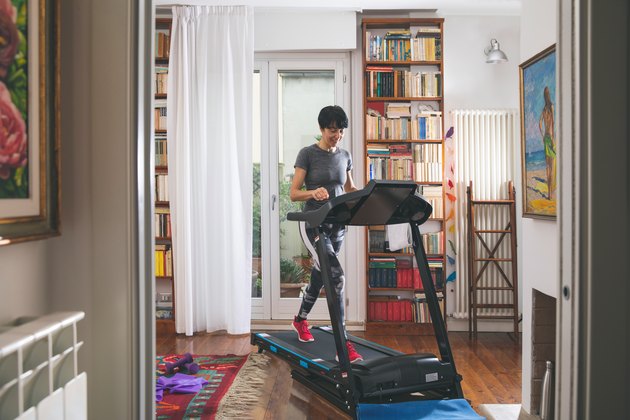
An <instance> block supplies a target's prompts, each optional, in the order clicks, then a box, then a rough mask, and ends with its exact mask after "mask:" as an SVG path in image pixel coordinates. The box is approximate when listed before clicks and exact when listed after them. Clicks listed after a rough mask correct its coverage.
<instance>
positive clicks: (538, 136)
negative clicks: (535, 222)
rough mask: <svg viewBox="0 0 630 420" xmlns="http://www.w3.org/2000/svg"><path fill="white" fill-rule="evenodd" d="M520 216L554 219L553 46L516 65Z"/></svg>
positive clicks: (555, 132)
mask: <svg viewBox="0 0 630 420" xmlns="http://www.w3.org/2000/svg"><path fill="white" fill-rule="evenodd" d="M519 74H520V94H521V146H522V149H521V166H522V168H523V178H522V182H523V188H522V190H523V217H531V218H555V217H556V210H557V206H556V204H557V195H558V183H557V179H558V178H557V163H558V138H557V124H556V117H557V115H558V109H557V106H556V46H555V44H554V45H552V46H550V47H549V48H546V49H545V50H544V51H541V52H540V53H538V54H536V55H535V56H534V57H532V58H530V59H529V60H527V61H525V62H524V63H523V64H521V65H520V66H519Z"/></svg>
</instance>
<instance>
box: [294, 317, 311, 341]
mask: <svg viewBox="0 0 630 420" xmlns="http://www.w3.org/2000/svg"><path fill="white" fill-rule="evenodd" d="M291 326H292V327H293V329H294V330H295V332H296V333H297V334H298V340H300V341H301V342H302V343H309V342H311V341H315V337H313V334H311V332H310V331H309V330H308V322H306V320H303V321H300V322H298V321H297V317H295V318H294V319H293V323H292V324H291Z"/></svg>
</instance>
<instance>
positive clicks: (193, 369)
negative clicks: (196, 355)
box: [184, 363, 199, 375]
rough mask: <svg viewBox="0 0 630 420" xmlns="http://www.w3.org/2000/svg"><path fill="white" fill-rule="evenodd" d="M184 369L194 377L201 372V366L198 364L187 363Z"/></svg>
mask: <svg viewBox="0 0 630 420" xmlns="http://www.w3.org/2000/svg"><path fill="white" fill-rule="evenodd" d="M184 369H186V370H187V371H188V373H189V374H191V375H194V374H195V373H197V372H199V365H198V364H197V363H186V364H185V365H184Z"/></svg>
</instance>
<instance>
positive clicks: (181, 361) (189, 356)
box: [166, 353, 196, 374]
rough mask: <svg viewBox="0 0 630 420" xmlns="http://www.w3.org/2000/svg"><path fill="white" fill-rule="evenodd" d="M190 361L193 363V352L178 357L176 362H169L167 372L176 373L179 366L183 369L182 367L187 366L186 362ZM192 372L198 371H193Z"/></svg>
mask: <svg viewBox="0 0 630 420" xmlns="http://www.w3.org/2000/svg"><path fill="white" fill-rule="evenodd" d="M188 363H193V357H192V354H190V353H186V354H184V356H183V357H182V358H180V359H178V360H177V361H176V362H175V363H167V364H166V373H167V374H171V373H175V369H177V368H180V369H181V368H182V367H184V366H186V364H188ZM191 373H196V372H191Z"/></svg>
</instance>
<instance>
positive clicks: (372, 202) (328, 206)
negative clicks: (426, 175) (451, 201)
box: [287, 180, 433, 227]
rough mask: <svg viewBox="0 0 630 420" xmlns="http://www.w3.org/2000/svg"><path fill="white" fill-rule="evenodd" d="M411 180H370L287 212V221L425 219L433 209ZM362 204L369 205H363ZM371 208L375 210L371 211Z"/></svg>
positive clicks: (363, 222)
mask: <svg viewBox="0 0 630 420" xmlns="http://www.w3.org/2000/svg"><path fill="white" fill-rule="evenodd" d="M417 188H418V185H417V184H416V183H415V182H413V181H391V180H371V181H370V182H368V184H367V185H366V186H365V187H364V188H363V189H361V190H358V191H352V192H349V193H346V194H342V195H340V196H338V197H334V198H332V199H330V200H329V201H328V202H326V203H324V204H322V206H321V207H319V208H318V209H315V210H311V211H304V212H290V213H287V220H291V221H305V222H307V223H308V225H309V226H310V227H316V226H320V225H321V224H323V223H337V224H342V225H350V226H352V225H354V226H369V225H390V224H398V223H415V224H417V225H421V224H423V223H424V222H426V221H427V220H428V219H429V217H430V216H431V213H432V211H433V208H432V207H431V204H429V203H428V202H427V201H426V200H425V199H424V198H423V197H422V196H420V195H418V194H416V190H417ZM364 205H367V206H370V207H368V208H364ZM372 207H374V208H376V210H372Z"/></svg>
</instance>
